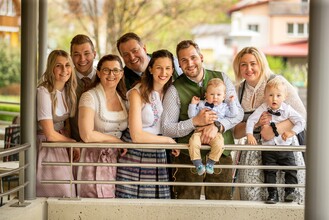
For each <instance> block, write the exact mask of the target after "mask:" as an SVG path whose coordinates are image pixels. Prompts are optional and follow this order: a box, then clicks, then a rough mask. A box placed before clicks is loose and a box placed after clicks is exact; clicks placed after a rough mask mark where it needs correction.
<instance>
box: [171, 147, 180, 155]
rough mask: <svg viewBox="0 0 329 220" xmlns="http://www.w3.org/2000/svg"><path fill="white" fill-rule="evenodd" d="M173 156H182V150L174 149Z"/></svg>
mask: <svg viewBox="0 0 329 220" xmlns="http://www.w3.org/2000/svg"><path fill="white" fill-rule="evenodd" d="M171 154H172V155H174V156H175V157H178V156H179V154H180V150H179V149H172V151H171Z"/></svg>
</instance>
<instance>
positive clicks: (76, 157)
mask: <svg viewBox="0 0 329 220" xmlns="http://www.w3.org/2000/svg"><path fill="white" fill-rule="evenodd" d="M80 156H81V155H80V148H77V147H74V148H73V162H79V160H80Z"/></svg>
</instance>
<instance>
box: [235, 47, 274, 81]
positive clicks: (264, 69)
mask: <svg viewBox="0 0 329 220" xmlns="http://www.w3.org/2000/svg"><path fill="white" fill-rule="evenodd" d="M245 54H252V55H254V56H255V58H256V60H257V63H258V65H259V66H260V77H263V76H264V75H265V79H266V80H267V79H269V77H270V75H271V74H273V72H272V70H271V69H270V66H269V65H268V62H267V59H266V56H265V54H264V53H263V52H261V51H260V50H259V49H257V48H256V47H245V48H243V49H242V50H240V52H239V53H238V54H237V55H236V56H235V58H234V60H233V69H234V75H235V81H236V82H237V83H240V82H241V81H242V80H243V77H242V74H241V73H240V62H241V58H242V57H243V56H244V55H245Z"/></svg>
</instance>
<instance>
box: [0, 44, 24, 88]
mask: <svg viewBox="0 0 329 220" xmlns="http://www.w3.org/2000/svg"><path fill="white" fill-rule="evenodd" d="M0 57H1V59H0V87H4V86H8V85H9V84H12V83H19V82H20V80H21V66H20V52H19V49H18V48H11V47H10V46H9V45H8V44H7V43H5V42H2V41H0Z"/></svg>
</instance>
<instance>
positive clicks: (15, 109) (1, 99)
mask: <svg viewBox="0 0 329 220" xmlns="http://www.w3.org/2000/svg"><path fill="white" fill-rule="evenodd" d="M1 102H15V103H19V102H20V97H19V96H3V95H0V111H6V112H19V111H20V106H19V105H11V104H2V103H1ZM13 118H14V116H10V115H6V114H0V120H2V121H12V120H13Z"/></svg>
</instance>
